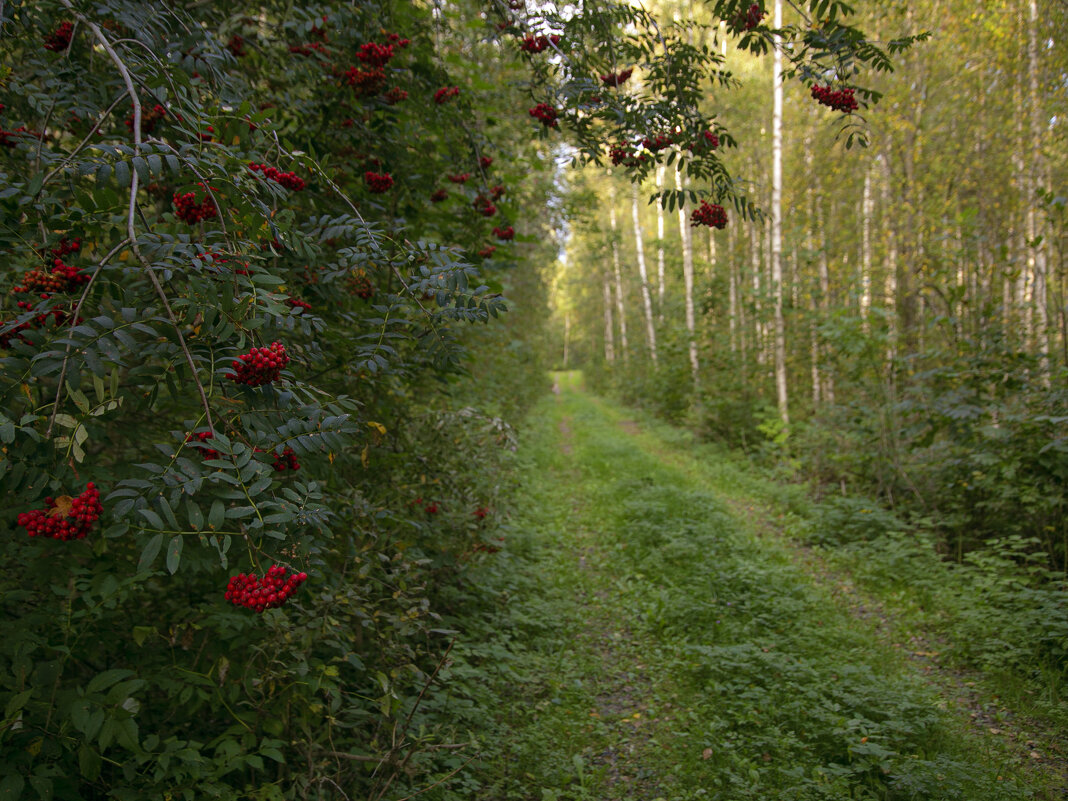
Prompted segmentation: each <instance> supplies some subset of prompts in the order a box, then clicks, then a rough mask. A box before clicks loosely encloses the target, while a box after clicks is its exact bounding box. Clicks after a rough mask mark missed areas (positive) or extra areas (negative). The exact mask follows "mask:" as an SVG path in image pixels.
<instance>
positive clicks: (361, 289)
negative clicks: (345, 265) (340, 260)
mask: <svg viewBox="0 0 1068 801" xmlns="http://www.w3.org/2000/svg"><path fill="white" fill-rule="evenodd" d="M348 285H349V291H350V292H352V294H353V295H355V296H356V297H358V298H361V299H362V300H370V299H371V298H373V297H374V296H375V285H374V282H373V281H372V280H371V276H369V275H368V274H367V270H365V269H363V267H357V268H355V269H354V270H353V271H352V272H351V273H349V277H348Z"/></svg>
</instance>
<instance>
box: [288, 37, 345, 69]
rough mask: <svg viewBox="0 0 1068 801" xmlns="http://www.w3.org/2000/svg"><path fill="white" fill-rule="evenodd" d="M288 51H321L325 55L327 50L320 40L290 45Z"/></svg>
mask: <svg viewBox="0 0 1068 801" xmlns="http://www.w3.org/2000/svg"><path fill="white" fill-rule="evenodd" d="M315 30H316V29H315V28H312V33H314V32H315ZM289 52H290V53H296V54H297V55H300V56H310V55H311V54H312V53H322V54H323V55H324V56H325V55H326V54H327V52H328V51H327V49H326V46H325V45H324V44H323V43H322V42H308V44H297V45H290V46H289ZM353 69H355V67H353Z"/></svg>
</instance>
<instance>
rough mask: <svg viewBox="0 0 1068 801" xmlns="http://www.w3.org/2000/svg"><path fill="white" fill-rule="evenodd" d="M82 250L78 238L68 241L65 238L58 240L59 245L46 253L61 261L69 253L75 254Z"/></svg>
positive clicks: (80, 241)
mask: <svg viewBox="0 0 1068 801" xmlns="http://www.w3.org/2000/svg"><path fill="white" fill-rule="evenodd" d="M81 249H82V240H81V239H79V238H78V237H74V239H72V240H70V241H68V240H67V237H63V238H62V239H60V240H59V243H58V244H57V245H56V246H55V247H54V248H52V249H51V250H49V251H48V252H49V253H51V254H52V255H53V256H55V257H56V258H57V259H62V258H63V257H64V256H66V255H68V254H70V253H77V252H78V251H79V250H81Z"/></svg>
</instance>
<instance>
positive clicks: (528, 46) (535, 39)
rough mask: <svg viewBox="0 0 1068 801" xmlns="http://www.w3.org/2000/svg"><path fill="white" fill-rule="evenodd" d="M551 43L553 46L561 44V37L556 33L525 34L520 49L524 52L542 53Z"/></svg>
mask: <svg viewBox="0 0 1068 801" xmlns="http://www.w3.org/2000/svg"><path fill="white" fill-rule="evenodd" d="M550 44H551V45H553V46H556V45H558V44H560V37H559V36H557V35H556V34H553V35H552V36H533V35H531V36H524V37H523V41H522V42H520V44H519V49H520V50H522V51H523V52H524V53H540V52H541V51H543V50H544V49H545V48H547V47H548V46H549V45H550Z"/></svg>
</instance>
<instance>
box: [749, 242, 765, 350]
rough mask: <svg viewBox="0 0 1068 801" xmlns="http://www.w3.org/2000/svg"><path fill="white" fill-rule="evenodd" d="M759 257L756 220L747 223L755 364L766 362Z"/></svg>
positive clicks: (761, 269)
mask: <svg viewBox="0 0 1068 801" xmlns="http://www.w3.org/2000/svg"><path fill="white" fill-rule="evenodd" d="M761 261H762V260H761V258H760V232H759V231H758V230H757V225H756V222H750V223H749V266H750V267H751V268H752V270H753V276H752V279H753V337H754V339H753V348H754V350H755V351H756V360H757V364H765V363H766V362H767V349H766V346H765V337H764V304H763V303H762V302H761V297H760V274H761V272H762V271H763V267H762V266H761Z"/></svg>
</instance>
